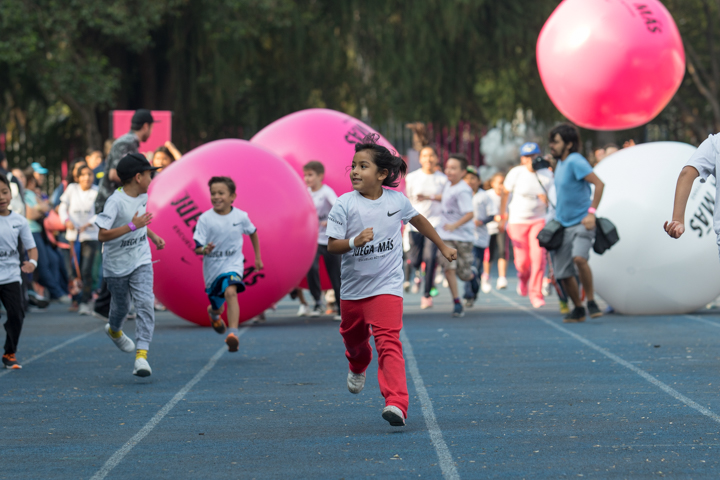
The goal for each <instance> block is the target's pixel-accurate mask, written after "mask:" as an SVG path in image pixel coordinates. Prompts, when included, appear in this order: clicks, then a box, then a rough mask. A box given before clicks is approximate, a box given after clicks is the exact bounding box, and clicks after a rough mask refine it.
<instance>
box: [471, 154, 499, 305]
mask: <svg viewBox="0 0 720 480" xmlns="http://www.w3.org/2000/svg"><path fill="white" fill-rule="evenodd" d="M463 180H465V183H467V184H468V186H469V187H470V188H471V189H472V191H473V192H474V193H475V194H474V195H473V198H472V204H473V223H474V224H475V239H474V240H473V266H474V267H475V271H476V272H479V271H480V270H481V269H482V266H483V262H484V260H485V249H486V248H488V246H489V245H490V233H488V227H487V224H488V223H489V222H491V221H493V220H494V218H495V215H497V210H496V208H495V204H494V203H493V201H492V200H491V199H490V197H489V196H488V194H487V193H486V192H485V190H483V189H482V188H480V185H481V183H482V182H481V180H480V175H479V174H478V172H477V170H476V169H475V168H474V167H467V173H466V174H465V177H464V178H463ZM477 294H478V290H477V287H475V289H473V284H472V282H465V295H464V298H465V306H466V307H468V308H470V307H472V306H473V305H474V304H475V300H477Z"/></svg>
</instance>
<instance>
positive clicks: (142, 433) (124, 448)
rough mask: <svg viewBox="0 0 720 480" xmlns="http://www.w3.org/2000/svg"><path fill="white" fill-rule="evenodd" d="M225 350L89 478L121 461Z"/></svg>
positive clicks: (96, 478) (96, 479)
mask: <svg viewBox="0 0 720 480" xmlns="http://www.w3.org/2000/svg"><path fill="white" fill-rule="evenodd" d="M249 329H250V327H242V328H241V329H240V330H238V338H240V337H241V336H242V335H243V333H245V332H247V331H248V330H249ZM226 351H227V347H226V346H224V345H223V347H222V348H220V349H219V350H218V351H217V352H215V355H213V356H212V357H211V358H210V360H209V361H208V363H207V364H206V365H205V366H204V367H203V368H202V370H200V371H199V372H198V373H197V374H196V375H195V376H194V377H193V378H192V380H190V381H189V382H188V383H186V384H185V386H184V387H183V388H181V389H180V391H179V392H177V393H176V394H175V396H174V397H173V398H172V399H170V401H169V402H168V403H166V404H165V405H164V406H163V407H162V408H161V409H160V411H158V412H157V413H156V414H155V416H153V417H152V418H151V419H150V421H148V422H147V423H146V424H145V426H144V427H143V428H141V429H140V431H139V432H138V433H136V434H135V435H134V436H133V437H132V438H131V439H130V440H128V441H127V443H126V444H125V445H123V446H122V447H120V449H119V450H118V451H117V452H115V453H113V455H112V457H110V458H109V459H108V461H107V462H105V465H103V466H102V468H101V469H100V470H98V471H97V473H96V474H95V475H93V476H92V477H91V478H90V480H102V479H103V478H105V477H106V476H107V475H108V474H109V473H110V472H111V471H112V469H113V468H115V467H117V466H118V464H119V463H120V462H122V460H123V458H125V456H126V455H127V454H128V453H130V450H132V449H133V448H134V447H135V445H137V444H138V443H140V442H141V441H142V440H143V438H145V437H147V436H148V434H149V433H150V432H152V430H153V429H154V428H155V427H157V425H158V424H159V423H160V421H161V420H162V419H163V418H164V417H165V415H167V414H168V413H170V410H172V409H173V407H174V406H175V405H176V404H177V403H178V402H179V401H180V400H182V399H183V397H185V395H187V393H188V392H189V391H190V389H192V388H193V387H194V386H195V384H196V383H198V382H199V381H200V380H202V378H203V377H204V376H205V375H206V374H207V373H208V372H209V371H210V370H212V368H213V367H214V366H215V364H216V363H217V361H218V360H219V359H220V357H222V355H223V353H225V352H226Z"/></svg>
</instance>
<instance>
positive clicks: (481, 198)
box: [472, 189, 497, 248]
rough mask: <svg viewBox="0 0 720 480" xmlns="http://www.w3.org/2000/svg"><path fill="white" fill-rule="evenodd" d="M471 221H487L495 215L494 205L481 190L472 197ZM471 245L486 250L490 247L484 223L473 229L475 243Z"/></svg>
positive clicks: (488, 234)
mask: <svg viewBox="0 0 720 480" xmlns="http://www.w3.org/2000/svg"><path fill="white" fill-rule="evenodd" d="M472 203H473V219H474V220H482V221H483V222H484V221H486V220H487V218H488V217H494V216H495V215H497V210H496V209H495V204H494V203H493V201H492V200H491V199H490V196H489V195H488V194H487V192H486V191H485V190H483V189H480V190H478V191H477V193H476V194H475V195H474V196H473V199H472ZM473 223H474V222H473ZM473 245H475V246H476V247H480V248H487V247H488V246H489V245H490V233H488V227H487V224H486V223H484V224H482V225H480V226H479V227H475V241H474V242H473Z"/></svg>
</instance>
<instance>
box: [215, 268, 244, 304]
mask: <svg viewBox="0 0 720 480" xmlns="http://www.w3.org/2000/svg"><path fill="white" fill-rule="evenodd" d="M230 285H237V293H240V292H244V291H245V283H243V279H242V275H240V274H239V273H237V272H228V273H223V274H221V275H218V277H217V278H216V279H215V281H214V282H213V283H212V285H210V288H208V289H206V290H205V293H207V296H208V298H209V299H210V305H211V306H212V309H213V310H220V309H221V308H222V307H223V305H224V304H225V290H226V289H227V287H229V286H230Z"/></svg>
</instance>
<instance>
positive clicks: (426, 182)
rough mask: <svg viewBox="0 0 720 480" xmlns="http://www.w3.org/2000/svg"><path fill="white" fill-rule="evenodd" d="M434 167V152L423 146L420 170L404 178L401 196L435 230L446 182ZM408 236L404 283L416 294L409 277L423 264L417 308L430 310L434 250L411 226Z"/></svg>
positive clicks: (431, 244)
mask: <svg viewBox="0 0 720 480" xmlns="http://www.w3.org/2000/svg"><path fill="white" fill-rule="evenodd" d="M437 164H438V157H437V154H436V153H435V149H434V148H433V147H431V146H426V147H423V148H422V149H421V150H420V166H421V169H420V170H415V171H414V172H411V173H409V174H408V175H407V176H406V177H405V194H406V195H407V197H408V199H409V200H410V204H411V205H412V206H413V208H414V209H415V210H416V211H417V212H418V213H419V214H420V215H423V216H424V217H425V218H426V219H427V220H428V222H430V224H431V225H432V226H433V227H435V228H437V226H438V224H439V223H440V218H441V211H442V208H441V206H440V198H441V197H442V192H443V189H444V188H445V185H446V184H447V183H448V180H447V177H446V176H445V174H443V173H442V172H437V171H435V167H436V166H437ZM408 237H409V240H410V252H409V253H408V257H409V261H410V267H411V268H410V275H408V278H406V280H407V281H409V282H410V281H411V282H413V287H412V292H413V293H417V291H418V289H419V288H418V287H419V283H420V278H419V277H415V278H414V279H413V278H411V277H412V270H413V269H414V270H416V271H417V270H420V266H421V265H422V263H423V262H425V289H424V292H423V297H422V299H421V300H420V308H423V309H425V308H431V307H432V297H431V296H430V291H431V290H432V289H433V287H434V282H435V266H436V264H437V261H436V258H437V247H436V246H435V244H434V243H433V242H431V241H430V240H428V239H426V238H425V236H424V235H423V234H421V233H420V232H418V231H417V229H416V228H415V227H413V226H412V225H410V226H409V227H408Z"/></svg>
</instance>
